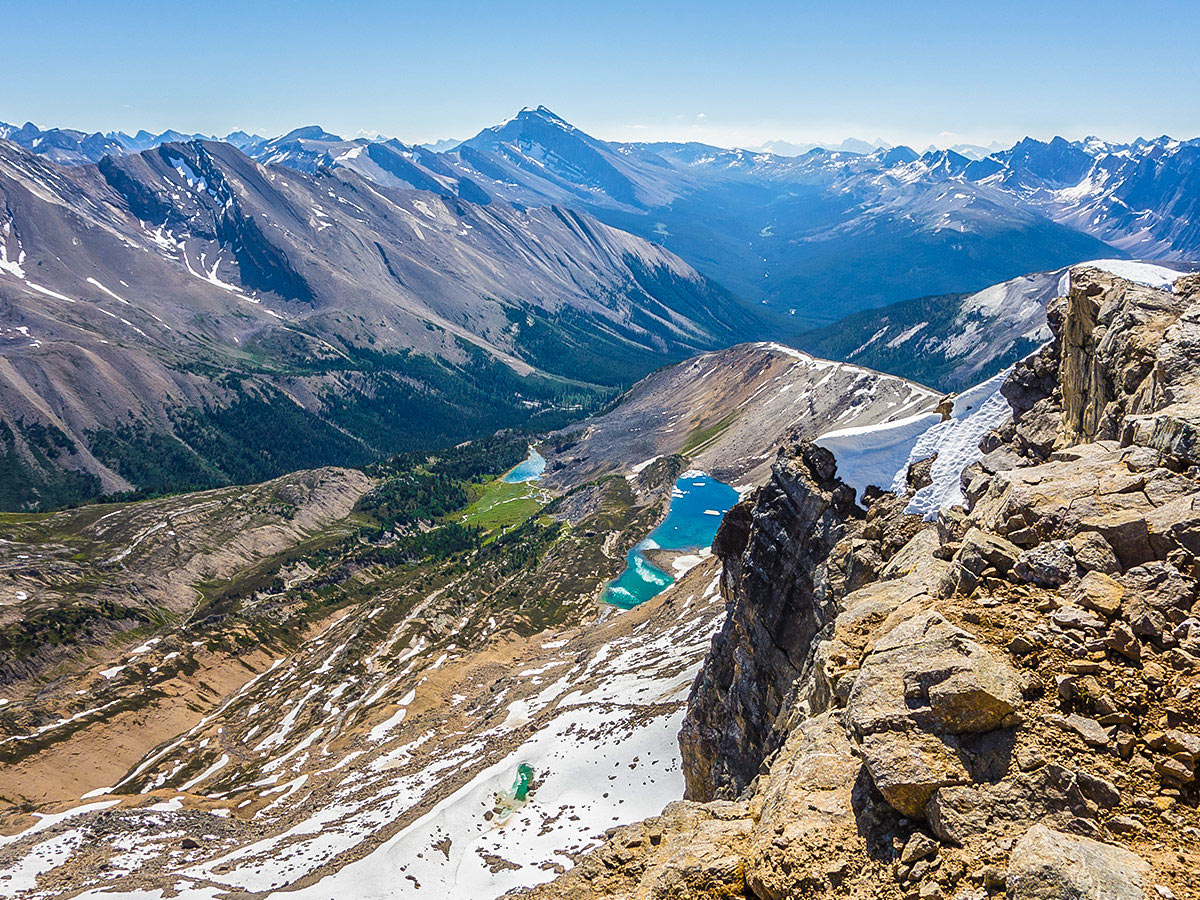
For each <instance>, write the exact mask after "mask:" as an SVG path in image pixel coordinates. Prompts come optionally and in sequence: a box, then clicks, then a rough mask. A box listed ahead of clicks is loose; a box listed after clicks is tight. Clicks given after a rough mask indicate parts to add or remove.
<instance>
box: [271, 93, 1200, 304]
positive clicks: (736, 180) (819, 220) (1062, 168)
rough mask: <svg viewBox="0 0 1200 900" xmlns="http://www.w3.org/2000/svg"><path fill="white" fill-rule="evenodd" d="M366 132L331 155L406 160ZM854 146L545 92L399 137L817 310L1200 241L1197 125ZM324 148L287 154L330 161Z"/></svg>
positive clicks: (414, 170) (501, 186)
mask: <svg viewBox="0 0 1200 900" xmlns="http://www.w3.org/2000/svg"><path fill="white" fill-rule="evenodd" d="M393 143H395V142H389V144H393ZM357 146H362V147H364V148H367V147H370V148H372V149H371V151H370V152H368V151H367V150H365V149H364V150H356V149H355V148H354V147H352V146H348V145H345V144H344V143H343V144H337V143H334V142H331V143H329V144H328V145H327V151H328V153H329V156H328V160H327V164H329V165H333V166H348V167H353V168H356V170H357V171H359V172H360V173H361V174H363V175H365V176H366V177H368V178H382V179H383V180H384V183H387V180H388V179H389V178H391V177H394V176H393V174H392V173H390V172H389V171H388V167H387V165H378V164H377V163H376V162H374V161H372V160H371V156H372V155H373V153H374V152H375V151H374V149H373V148H375V147H376V146H378V145H377V144H370V143H369V142H366V141H361V142H358V145H357ZM850 146H851V145H843V146H842V147H841V148H838V149H835V150H829V149H825V148H820V147H818V148H813V149H809V150H808V151H807V152H804V153H801V154H799V155H795V156H783V155H776V154H772V153H767V152H754V151H747V150H726V149H722V148H718V147H712V146H708V145H704V144H698V143H686V144H673V143H652V144H636V143H625V144H617V143H610V142H606V141H601V140H598V139H596V138H594V137H592V136H590V135H588V134H586V133H585V132H583V131H581V130H580V129H578V128H575V127H574V126H572V125H570V124H569V123H568V122H566V121H564V120H563V119H562V118H560V117H559V116H557V115H555V114H554V113H552V112H551V111H549V110H547V109H546V108H544V107H538V108H536V109H524V110H522V111H521V112H519V113H518V114H517V115H516V116H514V117H513V118H511V119H509V120H508V121H506V122H504V123H502V124H500V125H497V126H494V127H492V128H488V129H485V130H483V131H481V132H480V133H479V134H478V135H476V136H475V137H473V138H471V139H469V140H467V141H464V142H463V143H461V144H460V145H458V146H457V147H456V148H454V149H453V150H451V151H449V152H446V153H440V154H435V153H433V152H431V151H428V150H425V149H423V148H407V147H404V145H398V146H397V147H396V149H397V151H398V153H399V155H400V156H401V157H402V158H404V159H405V160H406V161H407V163H409V165H408V166H405V171H404V173H402V174H400V175H399V176H398V177H400V178H401V180H403V181H405V182H406V183H408V184H413V185H415V184H416V183H417V181H418V180H420V179H421V178H428V179H431V180H433V181H435V182H436V183H438V184H439V185H440V186H441V189H442V190H445V191H448V192H452V193H457V194H459V195H460V196H468V195H467V194H466V193H463V191H469V192H470V195H469V197H468V198H469V199H472V200H478V199H481V197H487V198H494V199H503V200H507V201H509V202H515V203H520V204H523V205H545V204H547V203H561V204H566V205H570V206H574V207H578V208H583V209H586V210H588V211H589V212H591V213H592V214H594V215H596V216H598V217H599V218H601V219H603V220H604V221H606V222H608V223H609V224H612V225H615V226H617V227H620V228H623V229H625V230H628V231H632V232H634V233H636V234H640V235H642V236H643V237H646V238H648V239H650V240H654V241H656V242H659V243H661V244H663V245H664V246H666V247H667V248H669V249H671V250H672V251H674V252H676V253H678V254H679V255H680V256H682V257H683V258H684V259H686V260H688V261H689V262H690V263H692V264H693V265H695V266H696V267H697V268H698V269H699V270H700V271H702V272H704V273H706V274H708V275H710V276H712V277H713V278H715V279H716V280H718V281H720V282H721V283H722V284H724V285H726V286H727V287H729V288H730V289H732V290H733V291H734V292H735V293H737V294H739V295H740V296H744V297H746V298H748V299H753V300H756V301H761V302H762V303H765V304H766V305H767V306H768V307H769V308H771V309H773V310H775V311H777V312H780V313H782V314H784V315H787V316H789V317H794V318H795V320H796V322H795V323H794V324H797V325H800V326H803V325H804V324H805V323H807V324H809V325H813V324H819V323H821V322H828V321H831V320H833V319H836V318H838V317H840V316H842V315H845V314H848V313H851V312H854V311H856V310H859V309H864V308H870V307H875V306H881V305H884V304H887V303H890V302H894V301H897V300H901V299H909V298H911V297H913V296H914V295H921V294H941V293H947V292H949V291H955V290H979V289H982V288H984V287H986V286H987V285H989V284H994V283H997V282H1000V281H1004V280H1007V279H1010V278H1013V277H1015V276H1017V275H1020V274H1022V273H1024V272H1030V271H1041V270H1047V269H1054V268H1061V267H1062V266H1065V265H1069V264H1072V263H1075V262H1080V261H1083V260H1085V259H1096V258H1106V257H1112V256H1121V255H1123V254H1126V253H1128V254H1135V255H1138V256H1142V257H1149V256H1167V257H1172V258H1189V257H1192V256H1195V255H1196V254H1197V253H1198V252H1200V235H1197V233H1196V232H1195V226H1193V225H1191V224H1190V223H1191V222H1192V221H1194V220H1195V215H1194V213H1195V209H1194V203H1195V202H1196V198H1197V197H1198V196H1200V192H1198V191H1197V189H1196V186H1195V185H1193V184H1192V182H1193V181H1194V179H1195V177H1196V176H1195V171H1196V166H1195V164H1194V158H1195V155H1196V153H1197V152H1200V142H1197V141H1190V142H1179V141H1172V140H1170V139H1167V138H1160V139H1157V140H1155V141H1139V142H1136V143H1135V144H1131V145H1112V144H1106V143H1103V142H1100V141H1097V140H1094V139H1089V140H1087V141H1079V142H1068V141H1066V140H1064V139H1062V138H1056V139H1055V140H1053V141H1050V142H1040V141H1035V140H1033V139H1028V138H1027V139H1025V140H1023V141H1021V142H1020V143H1019V144H1017V145H1016V146H1014V147H1013V148H1011V149H1009V150H1005V151H1001V152H997V153H993V154H991V155H985V153H984V149H983V148H977V147H965V146H964V147H961V148H957V149H951V150H934V149H930V150H929V151H927V152H925V153H924V154H919V153H917V152H915V151H913V150H912V149H911V148H908V147H887V146H880V147H877V148H874V149H872V148H871V147H870V146H866V145H863V146H859V145H853V147H854V149H849V147H850ZM317 150H318V146H317V144H315V143H310V144H309V149H308V156H307V157H303V156H302V155H296V156H293V157H279V158H278V161H280V162H282V163H284V164H289V165H297V166H300V167H303V166H304V165H313V164H314V160H315V159H316V156H317ZM958 150H962V151H963V152H961V153H960V152H958ZM856 151H861V152H856Z"/></svg>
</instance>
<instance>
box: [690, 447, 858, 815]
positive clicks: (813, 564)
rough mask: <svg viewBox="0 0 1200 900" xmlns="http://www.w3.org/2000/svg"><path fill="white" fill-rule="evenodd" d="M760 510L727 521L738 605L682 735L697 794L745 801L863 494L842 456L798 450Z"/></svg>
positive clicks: (722, 553)
mask: <svg viewBox="0 0 1200 900" xmlns="http://www.w3.org/2000/svg"><path fill="white" fill-rule="evenodd" d="M785 452H786V454H787V455H785V456H783V457H782V458H781V459H780V461H779V462H778V463H777V464H776V465H775V468H774V470H773V472H772V477H771V481H770V483H769V484H768V485H767V486H766V487H765V488H764V489H763V490H762V491H760V492H759V494H758V497H757V501H756V502H755V503H753V504H752V503H741V504H739V505H738V506H736V507H734V508H733V509H732V510H730V512H729V513H728V514H727V515H726V516H725V520H724V521H723V522H722V524H721V529H720V531H719V532H718V533H717V538H716V540H715V541H714V543H713V548H714V551H715V553H716V554H717V556H719V557H720V559H721V561H722V563H723V564H724V565H723V569H722V575H721V589H722V592H723V594H724V596H725V597H729V598H732V597H751V596H752V597H755V598H757V601H758V602H756V603H754V604H744V603H736V602H735V603H734V604H733V605H732V606H731V608H730V611H729V617H728V618H727V619H726V621H725V624H724V626H723V627H722V629H721V631H720V633H719V634H718V635H717V636H716V637H715V638H714V639H713V649H712V652H711V653H710V654H709V659H708V663H707V664H706V665H705V667H704V668H703V669H702V670H701V672H700V674H699V675H698V676H697V679H696V683H695V685H694V687H693V688H692V697H691V702H690V704H689V708H688V717H687V720H686V721H685V722H684V726H683V731H682V733H681V735H680V744H681V746H682V747H683V753H684V761H685V764H686V768H685V773H686V777H687V784H688V792H687V796H688V797H689V798H690V799H694V800H711V799H713V798H714V797H717V796H721V797H736V796H737V795H738V794H740V793H741V792H742V791H743V790H744V789H745V787H746V785H748V784H749V783H750V781H751V780H752V779H753V778H754V776H755V775H756V774H758V768H759V765H760V764H761V763H762V761H763V757H764V756H765V754H766V751H767V749H768V748H769V746H770V743H771V738H772V735H771V725H772V723H773V722H774V721H775V718H776V717H777V716H778V715H779V712H780V710H781V709H782V708H783V704H784V699H785V697H786V696H787V693H788V690H789V689H790V688H791V685H792V683H793V682H794V681H795V680H796V677H797V676H798V675H799V674H800V673H801V670H802V669H803V667H804V664H805V661H806V658H807V648H808V647H809V646H810V645H811V643H812V639H813V637H814V636H815V635H816V634H817V632H819V631H820V630H821V629H822V628H823V627H825V623H826V622H827V621H828V619H829V618H830V617H831V615H832V613H833V609H832V607H831V604H830V600H831V598H830V597H829V594H828V591H826V590H824V589H823V588H824V587H825V585H824V583H823V582H824V573H822V574H820V575H819V574H818V570H819V569H823V568H824V567H825V564H826V560H827V558H828V556H829V552H830V550H831V549H832V548H833V546H834V545H835V544H836V543H837V542H838V540H839V539H841V538H842V537H843V536H844V535H845V533H846V527H847V520H848V519H849V518H850V516H851V511H852V508H853V506H854V492H853V490H851V489H850V488H848V487H847V486H846V485H844V484H842V483H841V482H840V481H838V480H837V479H836V478H834V474H833V473H834V460H833V454H832V453H830V452H829V451H828V450H823V449H821V448H820V447H814V446H812V445H811V444H804V445H801V446H793V447H791V448H788V449H787V450H786V451H785Z"/></svg>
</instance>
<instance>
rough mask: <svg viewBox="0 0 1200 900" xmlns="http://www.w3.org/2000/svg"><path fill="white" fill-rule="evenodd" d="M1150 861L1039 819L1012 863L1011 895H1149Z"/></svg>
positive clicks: (1118, 898)
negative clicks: (1041, 823) (1146, 886)
mask: <svg viewBox="0 0 1200 900" xmlns="http://www.w3.org/2000/svg"><path fill="white" fill-rule="evenodd" d="M1149 874H1150V866H1149V864H1148V863H1147V862H1146V861H1145V860H1144V859H1142V858H1141V857H1140V856H1138V855H1137V854H1136V853H1131V852H1130V851H1128V850H1126V849H1124V848H1123V847H1115V846H1113V845H1112V844H1103V843H1101V842H1100V841H1093V840H1091V839H1090V838H1085V837H1076V836H1074V835H1070V834H1064V833H1063V832H1061V831H1054V830H1053V829H1050V828H1047V827H1046V826H1044V825H1034V826H1033V827H1032V828H1030V829H1029V831H1027V832H1025V835H1024V836H1023V837H1022V838H1021V839H1020V840H1019V841H1018V842H1017V845H1016V846H1015V847H1014V848H1013V851H1012V855H1011V856H1010V857H1009V863H1008V894H1007V896H1008V900H1145V898H1146V897H1147V896H1148V895H1147V893H1146V889H1145V884H1146V881H1147V878H1148V876H1149Z"/></svg>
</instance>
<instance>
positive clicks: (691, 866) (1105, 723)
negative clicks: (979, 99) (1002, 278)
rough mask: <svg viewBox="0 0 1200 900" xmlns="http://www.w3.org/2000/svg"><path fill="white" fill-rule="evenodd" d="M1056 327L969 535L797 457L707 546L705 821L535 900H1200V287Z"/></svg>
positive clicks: (636, 838) (1074, 294)
mask: <svg viewBox="0 0 1200 900" xmlns="http://www.w3.org/2000/svg"><path fill="white" fill-rule="evenodd" d="M1049 320H1050V324H1051V328H1052V330H1053V333H1054V340H1053V342H1052V343H1051V344H1050V345H1049V346H1048V347H1046V348H1045V349H1044V350H1042V351H1040V352H1039V353H1037V354H1035V355H1034V356H1032V357H1030V358H1029V359H1027V360H1025V361H1024V362H1023V363H1021V364H1019V365H1018V366H1017V368H1016V369H1015V371H1014V372H1013V374H1012V376H1011V377H1010V378H1009V380H1008V382H1007V384H1006V385H1005V389H1004V390H1005V396H1007V397H1008V398H1009V400H1010V403H1011V404H1012V406H1013V409H1014V419H1013V422H1012V423H1011V424H1009V425H1007V426H1005V427H1004V428H1002V429H1000V430H999V431H997V432H993V433H992V434H991V435H989V436H988V438H987V439H986V440H985V442H984V445H983V447H982V449H983V450H984V451H986V452H985V455H984V457H983V459H982V460H981V461H980V462H979V463H976V464H975V465H973V466H971V467H970V468H969V469H968V470H967V471H965V472H964V473H963V485H964V493H965V495H966V496H967V498H968V503H967V508H966V509H962V508H956V509H950V510H943V511H942V513H941V514H940V515H939V518H938V520H937V521H936V522H931V523H925V522H922V521H920V520H918V519H917V518H916V517H915V516H909V515H906V514H905V513H904V511H903V509H904V505H905V501H904V499H903V498H897V497H894V496H892V495H883V496H874V497H872V496H869V497H867V498H865V502H866V511H865V513H864V512H863V511H862V509H861V508H859V507H858V506H856V505H855V504H854V503H853V500H852V498H851V496H850V495H849V492H848V489H847V488H846V487H845V485H843V484H841V483H840V482H839V481H838V479H837V477H836V472H835V470H834V461H833V459H832V458H831V457H830V456H829V455H828V453H826V452H825V451H822V450H820V449H819V448H815V447H813V446H812V445H809V444H806V443H797V444H795V445H792V446H790V447H787V448H785V449H784V450H783V451H781V454H780V459H779V461H778V462H777V464H776V466H775V468H774V473H773V478H772V480H771V483H770V484H768V485H767V486H766V487H764V488H763V489H761V490H760V491H759V492H758V493H757V495H756V496H755V497H753V498H751V500H749V501H747V502H746V503H744V504H743V505H741V506H739V507H737V508H735V509H734V511H733V512H731V513H730V514H729V516H728V517H727V518H726V521H725V524H724V525H723V526H722V529H721V532H720V534H719V535H718V538H717V541H716V544H715V550H716V552H717V553H718V554H719V555H720V556H721V558H722V560H723V562H724V564H725V565H724V575H723V578H722V584H721V588H722V591H723V593H724V596H725V599H726V602H727V605H728V610H729V615H728V619H727V621H726V624H725V626H724V628H723V630H722V631H721V632H720V634H719V635H718V636H717V637H716V638H714V642H713V646H712V650H711V652H710V654H709V657H708V659H707V661H706V664H705V666H704V669H703V670H702V671H701V673H700V675H699V676H698V678H697V680H696V683H695V686H694V688H693V693H692V697H691V702H690V708H689V713H688V717H687V720H686V722H685V725H684V728H683V731H682V733H681V737H680V740H681V744H682V747H683V753H684V762H685V767H686V770H687V771H686V774H687V785H688V799H686V800H684V801H680V802H678V803H675V804H672V805H671V806H669V807H668V808H667V809H666V810H664V812H663V814H662V815H661V816H659V817H656V818H654V819H650V820H647V821H645V822H642V823H638V824H636V825H631V826H627V827H623V828H620V829H616V830H615V831H614V832H613V833H612V834H611V835H610V837H609V840H608V841H607V843H606V844H605V845H604V846H603V847H602V848H601V849H599V850H598V851H596V852H594V853H592V854H589V855H587V856H585V857H584V858H583V859H582V860H581V861H580V864H579V865H578V866H577V867H576V868H575V869H574V870H572V871H571V872H568V873H567V874H565V875H563V876H560V877H559V878H558V879H557V880H555V881H553V882H551V883H549V884H547V885H544V886H542V887H540V888H537V889H535V890H533V891H530V892H528V895H529V896H533V897H538V898H583V897H612V898H618V897H620V898H697V900H698V898H717V897H721V898H736V897H744V898H756V900H784V898H801V897H825V896H829V897H855V898H866V897H880V898H882V897H904V898H922V900H935V898H951V897H953V898H960V900H969V898H970V900H975V898H984V897H986V896H989V895H1004V896H1006V897H1008V898H1010V900H1032V898H1094V900H1100V898H1106V900H1125V898H1129V900H1134V898H1148V897H1155V898H1157V897H1162V898H1171V897H1177V898H1185V897H1193V898H1195V897H1200V885H1198V884H1197V878H1196V875H1197V874H1198V873H1200V815H1198V812H1197V799H1198V782H1197V777H1196V776H1197V772H1196V767H1197V763H1200V602H1198V601H1197V582H1196V579H1197V577H1198V576H1200V564H1198V559H1197V556H1198V553H1200V468H1198V466H1200V445H1198V443H1197V440H1196V434H1197V429H1198V428H1200V385H1198V383H1197V382H1198V380H1200V353H1197V349H1198V348H1197V341H1198V340H1200V277H1195V276H1192V277H1189V278H1184V279H1181V280H1180V281H1179V282H1177V283H1176V286H1175V291H1174V292H1173V293H1167V292H1163V291H1157V290H1153V289H1150V288H1144V287H1140V286H1136V285H1133V284H1131V283H1129V282H1126V281H1123V280H1121V279H1119V278H1116V277H1114V276H1110V275H1106V274H1103V273H1100V272H1098V271H1094V270H1084V271H1081V272H1080V271H1077V272H1076V273H1075V275H1074V276H1073V280H1072V284H1071V289H1070V295H1069V296H1068V297H1067V298H1063V299H1060V300H1059V301H1056V302H1055V304H1054V305H1053V306H1052V308H1051V309H1050V315H1049Z"/></svg>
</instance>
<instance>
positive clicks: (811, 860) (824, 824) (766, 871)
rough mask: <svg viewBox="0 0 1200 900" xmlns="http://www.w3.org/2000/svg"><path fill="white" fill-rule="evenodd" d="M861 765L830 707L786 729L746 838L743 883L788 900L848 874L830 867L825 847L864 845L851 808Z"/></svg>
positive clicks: (769, 899)
mask: <svg viewBox="0 0 1200 900" xmlns="http://www.w3.org/2000/svg"><path fill="white" fill-rule="evenodd" d="M861 770H862V763H861V762H860V761H859V760H858V759H856V758H855V757H854V754H853V753H852V752H851V744H850V739H849V738H848V737H847V736H846V730H845V728H843V727H842V725H841V723H840V722H839V721H838V719H837V717H836V715H835V714H834V713H832V712H829V713H824V714H822V715H820V716H817V717H816V718H813V719H808V720H807V721H805V722H804V723H803V724H802V725H801V726H800V727H798V728H796V729H795V730H793V731H792V732H791V734H790V735H788V739H787V742H786V743H785V744H784V746H783V748H782V749H781V750H780V751H779V754H778V755H777V756H776V757H775V760H774V762H773V763H772V766H771V776H770V778H769V779H768V780H767V781H766V787H765V790H764V791H763V792H762V811H761V814H760V815H759V819H758V822H757V823H756V825H755V827H754V833H753V835H752V836H751V840H750V853H749V857H748V859H747V863H746V885H747V887H749V888H750V890H751V891H752V892H753V895H754V896H755V897H759V898H762V900H785V898H789V897H794V896H796V895H797V893H798V892H802V891H803V892H805V893H807V892H810V891H811V892H817V891H820V890H822V889H824V888H827V887H836V884H835V882H839V881H840V880H842V879H845V878H847V877H850V875H851V873H850V872H849V871H848V870H836V871H835V870H834V869H832V868H831V865H830V864H831V860H830V858H829V854H828V851H829V850H830V849H831V848H833V847H840V848H842V849H843V851H844V852H848V851H849V850H850V849H851V848H853V847H855V845H858V844H861V841H862V839H861V837H860V836H859V833H858V828H857V819H856V815H855V809H854V787H855V782H856V781H857V779H858V775H859V772H860V771H861ZM838 855H839V856H841V854H838Z"/></svg>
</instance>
